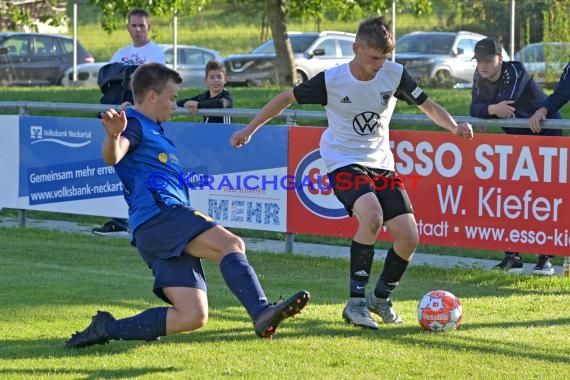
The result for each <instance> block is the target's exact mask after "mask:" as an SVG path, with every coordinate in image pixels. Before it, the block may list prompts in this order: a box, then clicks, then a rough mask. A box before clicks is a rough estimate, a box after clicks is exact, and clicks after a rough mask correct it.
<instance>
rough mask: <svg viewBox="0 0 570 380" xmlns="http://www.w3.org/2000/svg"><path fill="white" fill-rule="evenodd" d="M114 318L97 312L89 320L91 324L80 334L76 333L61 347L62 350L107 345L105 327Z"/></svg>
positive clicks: (105, 313) (107, 339)
mask: <svg viewBox="0 0 570 380" xmlns="http://www.w3.org/2000/svg"><path fill="white" fill-rule="evenodd" d="M115 320H116V319H115V317H113V316H112V315H111V313H109V312H107V311H97V314H95V315H94V316H93V318H92V319H91V323H90V324H89V326H87V328H86V329H85V330H83V331H81V332H79V331H77V332H76V333H75V334H73V335H71V338H69V340H68V341H67V342H65V344H64V345H63V348H84V347H89V346H93V345H95V344H107V343H108V342H109V339H110V338H109V335H107V331H106V327H107V325H108V324H109V322H112V321H115Z"/></svg>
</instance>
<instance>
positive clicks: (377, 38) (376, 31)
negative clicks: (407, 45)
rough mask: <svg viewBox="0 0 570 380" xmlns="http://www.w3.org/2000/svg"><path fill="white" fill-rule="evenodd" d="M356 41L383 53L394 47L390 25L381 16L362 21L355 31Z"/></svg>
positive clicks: (389, 51)
mask: <svg viewBox="0 0 570 380" xmlns="http://www.w3.org/2000/svg"><path fill="white" fill-rule="evenodd" d="M356 42H357V43H360V44H363V45H366V46H368V47H371V48H373V49H378V50H381V51H382V52H383V53H391V52H392V50H394V47H395V41H394V34H393V33H392V27H391V25H390V23H388V21H386V19H385V18H384V17H382V16H380V17H372V18H368V19H366V20H364V21H362V22H361V23H360V25H359V26H358V31H357V32H356Z"/></svg>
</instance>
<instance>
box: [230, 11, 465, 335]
mask: <svg viewBox="0 0 570 380" xmlns="http://www.w3.org/2000/svg"><path fill="white" fill-rule="evenodd" d="M394 44H395V41H394V35H393V34H392V32H391V30H390V25H389V24H388V23H387V22H386V20H385V19H384V18H383V17H376V18H370V19H367V20H365V21H363V22H362V23H361V24H360V26H359V27H358V32H357V34H356V41H355V43H354V44H353V50H354V54H355V55H354V58H353V59H352V61H350V62H349V63H346V64H343V65H339V66H336V67H334V68H331V69H328V70H325V71H324V72H321V73H319V74H317V75H316V76H314V77H313V78H311V79H310V80H308V81H307V82H303V83H302V84H300V85H298V86H296V87H294V88H293V89H289V90H287V91H284V92H282V93H281V94H279V95H277V96H276V97H275V98H273V99H272V100H271V101H270V102H269V103H267V104H266V105H265V106H264V107H263V109H262V110H261V111H260V112H259V113H258V114H257V116H255V117H254V118H253V120H252V121H250V122H249V124H248V125H247V126H246V127H245V128H243V129H241V130H239V131H237V132H235V133H234V134H233V135H232V137H231V141H230V143H231V144H232V146H234V147H240V146H242V145H244V144H246V143H247V142H249V140H250V139H251V137H252V135H253V134H254V133H255V131H256V130H258V129H259V128H260V127H261V126H262V125H263V124H265V123H266V122H268V121H269V120H271V119H272V118H274V117H275V116H277V115H278V114H280V113H281V112H282V111H283V110H284V109H285V108H287V107H288V106H289V105H291V104H292V103H293V102H297V103H299V104H320V105H322V106H324V107H325V110H326V114H327V119H328V124H329V126H328V128H327V129H325V131H324V132H323V135H322V137H321V142H320V153H321V156H322V157H323V160H324V161H325V164H326V166H327V171H328V177H329V180H330V183H331V185H332V187H333V190H334V193H335V195H336V196H337V198H338V199H339V201H340V202H341V203H342V204H343V205H344V206H345V208H346V210H347V212H348V214H349V215H353V214H354V216H355V217H356V219H357V221H358V229H357V231H356V234H355V236H354V238H353V241H352V245H351V247H350V272H349V281H348V291H349V298H348V301H347V303H346V306H345V308H344V310H343V312H342V317H343V318H344V319H345V320H346V321H347V322H349V323H352V324H354V325H356V326H360V327H365V328H371V329H377V328H378V322H376V320H375V319H373V318H372V317H371V316H370V312H372V313H375V314H376V315H378V316H379V317H380V318H381V319H382V321H383V322H384V323H401V322H402V319H401V318H400V316H399V315H398V314H397V313H396V311H395V310H394V308H393V305H392V300H391V295H392V292H393V291H394V290H395V289H396V287H397V286H398V283H399V282H400V280H401V279H402V278H403V276H404V273H405V272H406V270H407V268H408V264H409V263H410V261H411V260H412V257H413V255H414V252H415V249H416V246H417V244H418V241H419V234H418V227H417V223H416V219H415V217H414V214H413V210H412V205H411V202H410V199H409V198H408V194H407V192H406V190H405V189H404V187H403V186H402V184H401V179H400V178H398V177H397V176H396V175H395V171H394V156H393V154H392V151H391V149H390V138H389V122H390V117H391V115H392V112H393V111H394V108H395V106H396V101H397V100H398V99H400V100H403V101H405V102H406V103H408V104H410V105H414V106H416V107H418V108H419V109H420V110H421V111H422V112H424V113H425V114H426V115H427V116H428V117H429V118H430V119H431V120H432V121H434V123H436V124H437V125H439V126H441V127H442V128H445V129H447V130H449V131H450V132H452V133H453V134H454V135H455V136H452V137H450V138H456V137H457V136H458V137H461V138H464V139H467V140H470V139H472V138H473V130H472V128H471V125H470V124H469V123H456V121H455V120H454V119H453V117H452V116H451V115H450V114H449V113H448V112H447V111H446V110H445V109H444V108H443V107H441V106H440V105H439V104H437V103H435V102H434V101H432V100H431V99H429V98H428V96H427V94H426V93H425V92H423V91H422V89H421V88H419V87H418V86H417V84H416V83H415V81H414V80H413V79H412V77H411V76H410V75H409V74H408V72H407V71H406V69H405V68H404V67H403V66H402V65H400V64H398V63H394V62H392V61H391V60H390V55H391V54H392V51H393V50H394ZM357 126H361V127H360V128H358V127H357ZM341 181H342V183H341ZM386 182H390V186H386ZM347 183H348V186H347ZM382 225H385V226H386V227H387V229H388V232H389V233H390V234H391V236H392V238H393V239H394V244H393V246H392V247H391V248H390V249H389V250H388V253H387V254H386V259H385V260H384V268H383V270H382V273H381V274H380V276H379V278H378V281H377V282H376V285H375V286H374V289H373V290H372V291H371V292H369V293H368V294H366V286H367V284H368V282H369V279H370V275H371V270H372V262H373V257H374V243H375V242H376V239H377V236H378V234H379V233H380V230H381V228H382Z"/></svg>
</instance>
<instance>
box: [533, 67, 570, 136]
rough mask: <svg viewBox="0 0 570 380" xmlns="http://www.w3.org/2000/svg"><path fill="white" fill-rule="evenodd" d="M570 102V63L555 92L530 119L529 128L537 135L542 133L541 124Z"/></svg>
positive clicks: (563, 72)
mask: <svg viewBox="0 0 570 380" xmlns="http://www.w3.org/2000/svg"><path fill="white" fill-rule="evenodd" d="M569 101H570V62H568V64H567V65H566V67H564V71H562V75H561V76H560V80H559V81H558V85H557V86H556V89H555V90H554V92H553V93H552V94H551V95H550V96H549V97H548V98H546V100H545V101H544V102H543V103H542V106H541V107H540V108H539V109H537V110H536V111H535V112H534V114H533V115H532V116H531V117H530V119H528V126H529V128H530V129H532V131H533V132H535V133H540V131H541V128H540V122H541V121H542V120H546V119H548V115H552V114H553V113H555V112H557V111H559V110H560V108H562V107H563V106H564V105H565V104H566V103H568V102H569Z"/></svg>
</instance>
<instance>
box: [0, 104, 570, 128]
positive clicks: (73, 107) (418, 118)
mask: <svg viewBox="0 0 570 380" xmlns="http://www.w3.org/2000/svg"><path fill="white" fill-rule="evenodd" d="M112 107H116V105H112V104H81V103H50V102H28V101H16V102H14V101H0V109H15V110H17V111H18V114H19V115H28V114H29V111H30V110H38V111H78V112H84V111H85V112H93V113H96V112H100V111H103V110H105V109H107V108H112ZM258 112H259V109H249V108H210V109H200V110H198V116H232V117H234V116H235V117H251V118H252V117H254V116H255V115H257V113H258ZM174 114H175V115H180V116H193V115H190V114H189V113H188V111H187V110H186V109H184V108H178V109H177V110H176V111H175V112H174ZM278 118H279V119H281V120H285V121H286V122H287V124H290V125H295V124H297V121H298V120H300V119H303V120H326V114H325V112H324V111H303V110H293V109H287V110H285V111H283V112H282V113H281V114H280V115H279V116H278ZM454 119H455V120H456V121H458V122H469V123H471V125H473V126H474V127H501V128H521V127H522V128H526V127H528V124H527V119H519V118H515V119H480V118H476V117H470V116H454ZM391 124H414V125H434V123H433V121H431V119H430V118H428V117H427V116H425V115H405V114H394V115H392V119H391ZM543 126H544V127H545V128H551V129H570V120H568V119H558V120H553V119H550V120H545V121H544V122H543Z"/></svg>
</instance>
